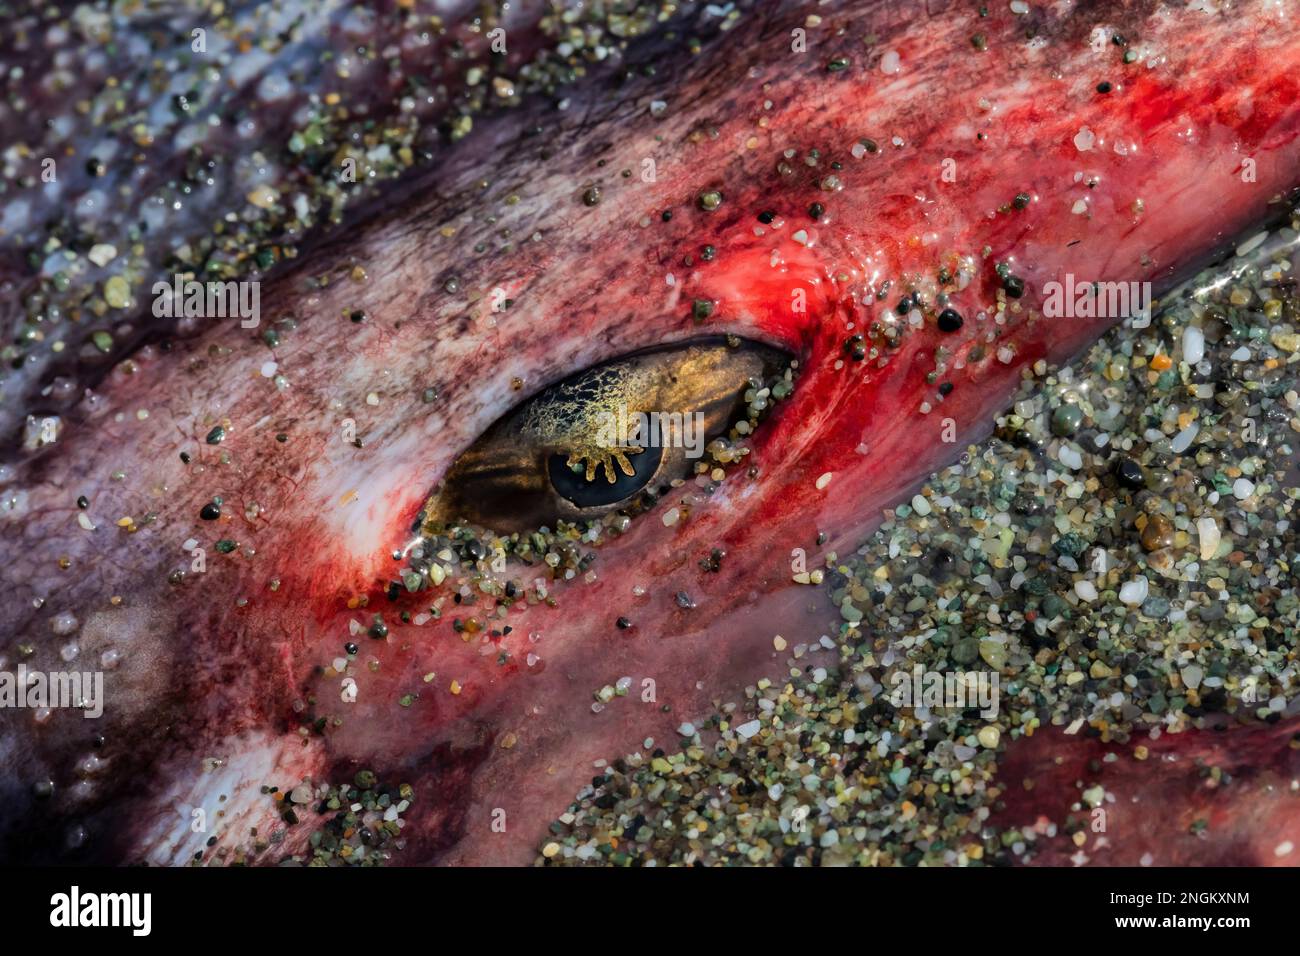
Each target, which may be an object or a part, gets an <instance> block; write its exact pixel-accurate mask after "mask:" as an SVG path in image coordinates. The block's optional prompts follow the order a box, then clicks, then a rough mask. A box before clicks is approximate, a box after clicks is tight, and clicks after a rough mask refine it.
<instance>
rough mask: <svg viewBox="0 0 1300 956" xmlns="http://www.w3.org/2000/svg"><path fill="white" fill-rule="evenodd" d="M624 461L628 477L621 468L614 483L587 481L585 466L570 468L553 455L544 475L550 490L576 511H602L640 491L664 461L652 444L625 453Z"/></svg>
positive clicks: (578, 465) (571, 466)
mask: <svg viewBox="0 0 1300 956" xmlns="http://www.w3.org/2000/svg"><path fill="white" fill-rule="evenodd" d="M624 460H625V461H626V462H627V463H628V465H629V466H630V468H631V474H627V473H626V472H624V471H623V470H622V469H620V470H619V472H618V474H617V475H616V476H615V477H614V478H613V480H612V481H611V480H602V479H601V478H600V476H597V477H594V478H591V479H588V478H587V476H586V474H585V465H584V464H583V463H581V462H579V463H577V464H573V465H570V464H569V459H568V457H567V456H565V455H559V454H556V455H552V456H551V457H550V458H549V459H548V460H547V463H546V470H547V475H548V477H549V478H550V481H551V487H552V488H554V489H555V491H556V493H557V494H559V495H560V496H561V497H563V498H564V499H565V500H566V501H569V502H571V503H572V504H573V505H575V506H576V507H578V508H602V507H605V506H607V505H616V504H618V503H619V502H621V501H623V500H625V499H627V498H630V497H631V496H632V495H634V494H636V493H637V492H639V491H641V490H643V489H644V488H645V487H646V486H647V485H648V484H649V483H650V480H651V479H652V478H654V476H655V474H656V473H657V472H658V471H659V465H660V463H661V462H662V461H663V448H662V447H661V446H659V445H651V446H650V447H648V448H644V449H642V450H641V451H639V452H633V453H631V454H625V455H624Z"/></svg>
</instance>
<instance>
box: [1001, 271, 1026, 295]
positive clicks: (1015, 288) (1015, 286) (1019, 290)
mask: <svg viewBox="0 0 1300 956" xmlns="http://www.w3.org/2000/svg"><path fill="white" fill-rule="evenodd" d="M1002 288H1004V289H1006V291H1007V295H1009V296H1011V298H1013V299H1018V298H1020V297H1021V296H1022V295H1024V294H1025V282H1024V280H1023V279H1021V278H1019V277H1017V276H1007V277H1006V278H1005V279H1003V280H1002Z"/></svg>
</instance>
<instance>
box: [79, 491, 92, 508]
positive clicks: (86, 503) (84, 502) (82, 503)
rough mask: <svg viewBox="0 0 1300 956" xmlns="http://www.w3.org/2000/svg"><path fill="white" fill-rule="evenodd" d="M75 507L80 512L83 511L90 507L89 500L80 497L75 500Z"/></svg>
mask: <svg viewBox="0 0 1300 956" xmlns="http://www.w3.org/2000/svg"><path fill="white" fill-rule="evenodd" d="M77 507H78V508H80V509H81V510H82V511H85V510H86V509H87V508H89V507H90V499H89V498H87V497H86V496H85V495H82V496H81V497H80V498H78V499H77Z"/></svg>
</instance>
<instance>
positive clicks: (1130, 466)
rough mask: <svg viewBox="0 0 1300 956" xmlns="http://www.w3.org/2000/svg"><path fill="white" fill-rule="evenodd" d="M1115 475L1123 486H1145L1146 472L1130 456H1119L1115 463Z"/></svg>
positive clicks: (1139, 487) (1136, 487)
mask: <svg viewBox="0 0 1300 956" xmlns="http://www.w3.org/2000/svg"><path fill="white" fill-rule="evenodd" d="M1115 477H1116V478H1117V479H1118V480H1119V483H1120V484H1121V485H1123V486H1124V487H1125V488H1132V489H1133V490H1135V491H1136V490H1138V489H1141V488H1145V487H1146V486H1147V476H1146V472H1144V471H1143V470H1142V466H1141V465H1139V464H1138V463H1137V462H1136V461H1134V460H1133V459H1132V458H1121V459H1120V460H1119V462H1118V463H1117V464H1116V465H1115Z"/></svg>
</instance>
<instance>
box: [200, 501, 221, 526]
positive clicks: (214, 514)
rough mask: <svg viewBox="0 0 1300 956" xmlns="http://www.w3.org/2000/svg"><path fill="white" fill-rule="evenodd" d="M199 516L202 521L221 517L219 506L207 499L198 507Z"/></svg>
mask: <svg viewBox="0 0 1300 956" xmlns="http://www.w3.org/2000/svg"><path fill="white" fill-rule="evenodd" d="M199 517H200V518H202V519H203V520H204V521H216V520H217V519H218V518H220V517H221V508H220V507H219V506H218V505H216V504H215V503H213V502H211V501H209V502H208V503H207V504H206V505H204V506H203V507H202V508H200V509H199Z"/></svg>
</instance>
